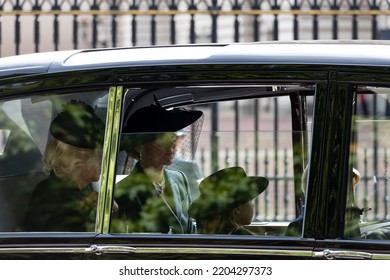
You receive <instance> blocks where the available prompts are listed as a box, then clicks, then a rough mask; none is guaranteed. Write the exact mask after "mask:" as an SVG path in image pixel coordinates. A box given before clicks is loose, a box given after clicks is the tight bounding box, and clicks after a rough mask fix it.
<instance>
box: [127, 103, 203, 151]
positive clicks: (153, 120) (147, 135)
mask: <svg viewBox="0 0 390 280" xmlns="http://www.w3.org/2000/svg"><path fill="white" fill-rule="evenodd" d="M202 117H203V112H202V111H197V110H185V109H181V108H175V109H172V110H166V109H164V108H162V107H161V106H159V105H150V106H147V107H143V108H140V109H138V110H137V111H135V112H134V113H133V114H132V115H130V116H129V117H128V118H127V119H125V122H124V125H123V128H122V135H123V136H122V140H121V150H126V151H128V152H132V150H133V149H134V148H135V147H138V146H140V145H143V144H146V143H148V142H151V141H153V140H155V139H156V138H158V136H159V135H161V134H163V133H167V132H172V133H175V132H177V131H179V130H181V129H183V128H185V127H187V126H190V125H191V124H193V123H195V122H196V121H198V120H199V119H201V118H202Z"/></svg>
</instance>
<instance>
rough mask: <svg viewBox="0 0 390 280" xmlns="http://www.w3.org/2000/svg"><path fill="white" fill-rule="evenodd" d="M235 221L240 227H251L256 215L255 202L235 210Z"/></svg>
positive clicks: (249, 202)
mask: <svg viewBox="0 0 390 280" xmlns="http://www.w3.org/2000/svg"><path fill="white" fill-rule="evenodd" d="M234 213H235V220H236V223H237V224H239V225H249V224H250V223H251V222H252V219H253V215H254V213H255V204H254V201H253V200H251V201H248V202H247V203H245V204H243V205H240V206H238V207H237V208H235V209H234Z"/></svg>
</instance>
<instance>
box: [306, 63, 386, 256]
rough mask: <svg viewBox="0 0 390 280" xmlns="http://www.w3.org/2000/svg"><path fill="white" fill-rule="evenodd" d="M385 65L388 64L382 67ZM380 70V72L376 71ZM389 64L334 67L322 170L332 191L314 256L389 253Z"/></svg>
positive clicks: (327, 191)
mask: <svg viewBox="0 0 390 280" xmlns="http://www.w3.org/2000/svg"><path fill="white" fill-rule="evenodd" d="M382 70H383V69H382ZM373 72H375V74H374V73H373ZM386 75H387V74H386V73H385V70H383V73H381V72H380V71H379V72H378V69H375V68H369V67H367V68H366V69H365V71H364V74H362V73H356V72H354V71H353V70H351V71H350V72H340V73H336V72H334V73H332V77H333V78H334V80H339V82H334V83H332V84H331V86H330V91H329V100H332V102H331V103H329V104H330V107H329V109H330V111H329V112H330V114H329V117H328V118H327V122H328V123H329V127H328V130H329V133H328V135H329V138H328V139H327V142H328V145H329V146H328V147H329V149H326V150H327V152H326V154H325V157H324V160H325V161H326V162H327V163H326V164H329V166H332V167H333V168H325V169H324V170H322V172H320V173H321V176H323V177H322V180H323V185H324V186H325V185H326V186H328V187H327V188H324V191H323V192H322V194H321V196H322V197H323V199H325V197H328V198H329V199H328V202H327V206H325V209H324V212H323V213H324V215H323V216H322V222H320V224H319V227H318V232H317V233H316V235H317V241H316V248H315V254H314V255H315V257H318V258H326V259H389V257H390V254H389V252H390V251H389V249H390V247H389V245H390V243H389V235H388V232H389V230H388V229H389V228H388V225H389V223H388V208H389V200H388V192H389V191H388V175H387V174H388V158H387V157H388V137H387V136H386V135H387V134H388V131H389V128H388V123H389V120H388V118H389V101H388V100H389V99H388V97H389V84H388V82H387V77H386ZM325 190H326V191H325Z"/></svg>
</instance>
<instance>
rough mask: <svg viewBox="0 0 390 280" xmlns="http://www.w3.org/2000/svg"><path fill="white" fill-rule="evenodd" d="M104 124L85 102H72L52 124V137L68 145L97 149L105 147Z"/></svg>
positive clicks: (65, 106) (66, 105)
mask: <svg viewBox="0 0 390 280" xmlns="http://www.w3.org/2000/svg"><path fill="white" fill-rule="evenodd" d="M104 127H105V126H104V123H103V122H102V120H101V119H100V118H99V117H98V116H97V115H96V114H95V111H94V110H93V108H92V107H91V106H90V105H88V104H87V103H85V102H82V101H75V100H72V101H70V102H69V103H67V104H65V105H64V107H63V109H62V111H61V112H60V113H59V114H58V115H57V116H56V117H55V118H54V120H53V121H52V123H51V124H50V133H51V135H52V136H53V137H54V138H55V139H57V140H59V141H61V142H64V143H66V144H69V145H72V146H75V147H79V148H85V149H96V148H99V147H102V146H103V141H104Z"/></svg>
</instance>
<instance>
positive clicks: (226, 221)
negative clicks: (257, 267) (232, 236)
mask: <svg viewBox="0 0 390 280" xmlns="http://www.w3.org/2000/svg"><path fill="white" fill-rule="evenodd" d="M200 227H201V228H200V231H201V233H205V234H206V233H207V234H215V233H216V234H218V233H222V234H229V233H231V232H232V231H234V230H235V229H238V228H243V226H242V225H240V224H238V223H237V222H236V219H235V215H234V210H232V211H230V213H229V215H219V216H217V217H215V218H213V219H212V220H204V221H202V223H201V224H200Z"/></svg>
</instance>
